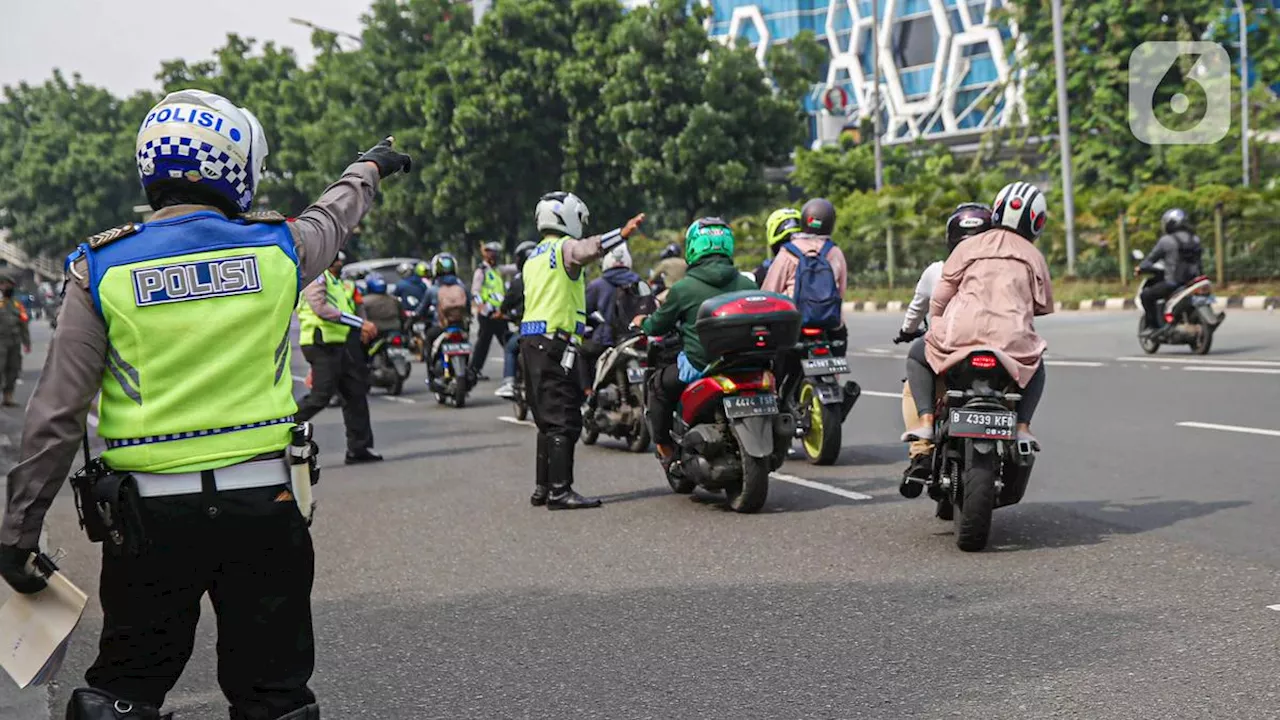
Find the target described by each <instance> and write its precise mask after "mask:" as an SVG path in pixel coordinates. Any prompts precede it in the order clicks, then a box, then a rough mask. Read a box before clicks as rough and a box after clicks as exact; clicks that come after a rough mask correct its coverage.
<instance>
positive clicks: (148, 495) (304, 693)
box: [0, 90, 409, 720]
mask: <svg viewBox="0 0 1280 720" xmlns="http://www.w3.org/2000/svg"><path fill="white" fill-rule="evenodd" d="M214 143H217V145H216V150H215V151H216V153H218V154H216V155H211V154H210V150H207V149H206V148H209V149H215V146H214ZM136 149H137V154H136V160H137V167H138V174H139V178H140V180H141V182H142V185H143V187H144V189H145V191H146V195H147V199H148V201H149V203H150V205H151V207H152V208H153V209H154V210H156V213H155V214H154V215H153V216H152V217H151V218H150V220H148V221H147V222H146V223H133V222H131V223H128V224H127V225H124V226H122V227H119V228H115V229H112V230H108V231H105V232H102V233H99V234H97V235H95V236H93V237H92V238H91V239H90V240H89V241H88V242H86V243H84V244H82V245H81V246H80V248H79V249H78V250H76V251H75V252H74V253H73V254H72V255H71V257H69V258H68V262H67V273H68V275H67V277H68V282H67V283H66V286H65V291H66V297H65V305H64V307H63V309H62V317H61V322H60V323H59V330H58V334H57V336H56V337H55V339H54V342H53V343H52V344H51V345H50V348H49V355H48V358H47V359H46V361H45V366H44V371H43V373H42V374H41V376H40V380H39V382H38V383H37V385H36V388H35V391H34V394H33V396H32V400H31V403H30V405H29V406H28V411H27V417H26V427H25V430H24V432H23V439H22V451H21V459H20V461H19V462H18V464H17V465H15V466H14V467H13V469H12V470H10V472H9V476H8V502H7V507H6V511H5V517H4V522H3V529H2V530H0V541H2V542H3V544H2V545H0V575H3V577H4V579H5V580H6V581H7V582H8V583H9V584H10V585H13V586H14V588H15V589H16V590H18V591H19V592H22V593H33V592H38V591H39V590H41V589H42V588H44V587H45V580H44V579H43V578H42V577H40V576H37V575H33V574H31V572H30V571H29V570H28V569H27V567H26V566H27V563H28V562H29V560H30V559H31V558H32V555H33V554H34V553H35V552H36V550H37V545H38V541H39V538H40V535H41V528H42V526H43V525H44V521H45V516H46V513H47V512H48V510H49V507H50V505H51V503H52V502H53V501H54V498H55V497H56V496H57V495H58V489H59V487H60V486H61V485H62V483H63V481H64V479H65V478H66V476H67V472H68V470H69V469H70V468H71V465H72V462H73V461H74V459H75V456H76V455H77V454H78V451H79V448H80V444H81V440H82V438H83V437H84V433H85V425H84V419H85V416H86V415H87V414H88V413H89V410H90V405H91V403H92V402H93V400H94V398H95V397H96V396H98V395H99V391H101V396H100V398H99V399H98V419H99V423H98V428H97V429H98V434H99V435H100V436H101V437H102V438H103V439H105V440H106V450H105V451H104V453H103V455H102V458H101V460H102V462H103V463H105V465H106V466H107V467H109V468H111V469H112V471H113V474H115V473H122V474H128V475H129V476H130V477H131V480H132V482H133V487H134V488H135V489H136V491H137V494H138V495H139V496H140V501H139V502H138V504H137V506H136V507H137V509H138V511H139V513H138V514H139V515H140V518H139V519H140V524H141V525H142V526H145V540H146V541H145V543H143V542H139V543H138V544H137V545H135V546H134V547H133V548H131V549H130V548H120V549H118V550H116V549H113V547H112V546H113V542H112V541H107V542H104V543H103V552H102V569H101V582H100V584H99V596H100V599H101V603H102V609H103V613H102V624H103V627H102V636H101V639H100V641H99V643H98V657H97V659H96V660H95V661H94V663H93V665H92V666H91V667H90V668H89V669H88V671H87V672H86V673H85V679H86V680H87V681H88V685H89V687H87V688H79V689H77V690H75V691H74V692H72V693H71V699H70V702H69V704H68V707H67V712H66V717H67V718H68V719H69V720H159V718H160V712H159V707H160V706H161V705H162V704H163V703H164V700H165V696H166V695H167V694H168V693H169V692H170V691H171V690H172V688H173V687H174V685H175V684H176V683H177V681H178V677H179V676H180V675H181V674H182V671H183V668H184V666H186V664H187V660H188V658H189V657H190V656H191V653H192V651H193V648H194V644H195V637H196V624H197V622H198V620H199V618H200V613H201V602H202V598H203V597H204V595H205V594H206V591H208V594H209V598H210V600H211V601H212V604H213V607H214V609H215V610H216V612H217V615H218V622H217V633H218V643H217V654H218V656H219V662H218V680H219V685H220V686H221V688H222V690H223V692H224V694H225V695H226V696H227V699H228V703H229V704H230V705H231V710H230V717H231V718H235V719H240V720H243V719H246V718H255V719H257V718H260V719H263V720H267V719H270V720H284V719H285V718H287V719H288V720H315V719H316V718H318V717H319V712H320V709H319V706H318V705H317V704H316V699H315V695H314V694H313V693H312V692H311V690H310V689H308V687H307V683H308V681H309V679H310V677H311V674H312V669H313V666H314V654H315V643H314V639H313V630H312V617H311V605H310V595H311V589H312V580H313V572H312V568H313V564H314V560H315V553H314V552H313V548H312V543H311V535H310V532H309V530H308V528H307V522H306V519H305V517H304V516H303V514H302V513H301V512H300V511H299V510H300V508H299V507H298V505H297V504H296V503H295V502H294V501H293V499H292V498H291V497H290V496H289V495H287V494H285V495H284V498H282V497H281V494H282V493H286V491H287V488H289V482H290V481H289V475H288V473H287V470H286V468H285V465H284V460H283V456H284V452H285V450H286V447H287V446H288V445H289V442H290V433H291V428H290V426H291V425H292V424H293V421H292V419H291V416H292V415H294V411H295V409H296V406H295V405H294V401H293V390H292V387H291V385H292V382H291V380H290V378H289V357H290V353H289V332H290V330H289V328H290V324H291V316H292V314H293V308H294V305H295V303H296V301H297V299H298V293H299V290H300V287H299V285H302V284H308V285H309V284H310V283H311V281H312V279H314V278H316V277H318V276H320V275H322V274H323V273H324V272H325V269H326V267H328V266H329V264H330V261H331V260H332V259H333V257H334V255H335V254H337V252H338V250H339V249H340V248H341V247H342V245H343V244H344V243H345V242H346V240H347V238H348V236H349V234H350V230H351V228H352V227H355V226H356V225H357V224H358V223H359V221H360V218H361V217H362V216H363V215H364V214H365V212H366V211H367V210H368V209H369V207H370V206H371V205H372V203H373V198H374V194H375V192H376V190H377V188H378V185H379V183H380V178H383V179H385V178H386V177H387V176H389V175H391V174H393V173H396V172H398V171H400V170H402V169H403V170H407V169H408V167H409V158H408V156H405V155H403V154H401V153H398V152H396V151H395V150H394V149H393V148H392V147H391V146H390V143H389V140H388V141H383V142H382V143H379V145H377V146H375V147H374V148H373V149H371V150H370V151H368V152H366V153H365V154H364V155H362V156H361V157H360V159H359V160H357V161H356V162H354V163H352V164H351V165H350V166H348V167H347V168H346V170H345V171H343V173H342V176H341V178H339V179H338V180H337V181H336V182H335V183H334V184H332V185H330V186H329V187H328V188H327V189H326V190H325V191H324V193H323V194H322V195H321V196H320V198H319V199H318V200H317V201H316V202H315V203H314V204H313V205H311V206H310V207H309V208H307V209H306V210H304V211H303V212H302V213H301V214H300V215H298V216H297V218H295V219H294V220H292V221H290V222H285V220H286V218H285V217H284V216H282V215H279V214H276V213H248V212H247V211H248V210H249V208H250V207H251V204H252V202H253V200H254V195H255V194H256V193H257V191H258V190H260V187H259V185H258V183H259V180H260V178H261V168H262V162H263V158H264V156H265V155H266V154H267V143H266V137H265V134H264V132H263V130H262V126H261V125H260V124H259V123H258V121H257V119H256V118H254V116H253V115H252V114H251V113H250V112H249V111H248V110H243V109H241V108H238V107H236V106H234V105H232V104H231V103H230V102H229V101H227V100H226V99H225V98H222V97H220V96H217V95H214V94H212V93H207V92H204V91H200V90H181V91H177V92H174V93H170V94H169V95H167V96H165V98H164V99H162V100H161V101H160V102H159V104H157V105H156V106H155V107H154V108H153V109H152V110H151V111H150V113H149V114H148V115H147V116H146V118H145V119H144V120H143V121H142V123H141V128H140V130H139V132H138V137H137V143H136ZM197 151H198V152H197ZM157 263H162V264H157ZM184 268H185V269H188V270H189V271H188V272H187V273H186V274H185V275H186V277H187V278H188V279H189V280H191V282H189V283H183V282H182V278H183V276H184V272H183V270H184ZM197 268H199V270H198V271H197ZM197 272H198V273H199V275H200V277H216V278H219V280H220V282H221V287H219V288H218V289H217V290H215V289H214V287H213V286H212V285H210V283H209V282H208V281H207V280H201V281H199V282H196V281H197V280H198V278H197ZM169 278H172V280H171V281H170V282H166V279H169ZM135 281H136V283H137V285H136V287H135ZM170 283H174V284H170ZM333 285H335V286H336V285H337V282H336V280H335V281H334V282H333ZM166 288H170V289H166ZM179 291H181V292H179ZM99 300H100V302H99ZM334 325H336V328H335V330H337V331H341V332H346V331H348V330H350V329H351V328H348V327H347V326H345V325H341V324H338V323H334ZM268 419H269V420H268ZM264 420H265V422H264ZM197 431H199V432H197ZM202 486H203V489H202ZM93 501H94V499H92V498H91V502H93ZM110 507H112V508H113V509H114V508H115V507H116V506H115V505H110ZM86 510H90V508H86ZM91 511H92V510H91ZM111 514H112V515H113V516H114V515H115V514H114V512H113V513H111ZM112 521H114V518H113V520H112ZM117 527H119V526H118V525H117ZM136 527H137V526H136V525H133V524H132V523H127V524H126V525H125V526H124V527H123V530H124V532H127V533H136ZM134 539H135V540H141V539H140V538H138V537H137V536H136V535H135V536H134ZM131 550H136V552H133V551H131ZM223 717H226V713H223Z"/></svg>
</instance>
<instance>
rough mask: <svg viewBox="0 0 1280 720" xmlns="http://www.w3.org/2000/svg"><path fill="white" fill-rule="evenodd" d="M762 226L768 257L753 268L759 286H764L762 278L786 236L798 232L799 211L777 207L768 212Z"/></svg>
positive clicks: (785, 240) (767, 271)
mask: <svg viewBox="0 0 1280 720" xmlns="http://www.w3.org/2000/svg"><path fill="white" fill-rule="evenodd" d="M764 228H765V236H766V238H767V239H768V242H769V257H767V258H765V259H764V262H762V263H760V267H758V268H756V269H755V273H754V275H755V279H756V285H759V286H760V287H764V278H765V276H766V275H767V274H768V273H769V267H770V266H772V265H773V259H774V258H775V257H777V256H778V251H779V250H781V249H782V245H783V243H785V242H787V238H789V237H791V236H792V235H795V234H796V233H798V232H800V211H799V210H797V209H795V208H792V207H785V208H778V209H777V210H774V211H773V212H772V213H770V214H769V219H768V220H766V221H765V223H764Z"/></svg>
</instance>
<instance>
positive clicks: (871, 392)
mask: <svg viewBox="0 0 1280 720" xmlns="http://www.w3.org/2000/svg"><path fill="white" fill-rule="evenodd" d="M862 394H863V395H870V396H871V397H882V398H893V399H894V400H901V399H902V393H901V392H881V391H880V390H863V391H862Z"/></svg>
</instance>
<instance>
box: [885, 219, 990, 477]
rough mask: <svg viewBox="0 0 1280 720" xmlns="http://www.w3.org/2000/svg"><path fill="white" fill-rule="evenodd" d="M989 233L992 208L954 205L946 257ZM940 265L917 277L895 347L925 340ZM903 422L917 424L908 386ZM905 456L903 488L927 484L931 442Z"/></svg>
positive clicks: (915, 442) (913, 447) (904, 393)
mask: <svg viewBox="0 0 1280 720" xmlns="http://www.w3.org/2000/svg"><path fill="white" fill-rule="evenodd" d="M990 229H991V208H990V207H989V206H987V205H985V204H983V203H963V204H961V205H957V206H956V209H955V210H954V211H952V213H951V216H950V217H948V218H947V256H948V257H950V255H951V253H952V252H954V251H955V249H956V246H957V245H959V244H960V242H961V241H962V240H964V239H965V238H968V237H973V236H974V235H980V234H982V233H984V232H986V231H988V230H990ZM943 265H944V261H942V260H938V261H937V262H935V263H933V264H931V265H929V267H927V268H925V269H924V272H922V273H920V281H919V282H917V283H916V292H915V295H914V296H913V297H912V298H911V304H910V305H908V306H907V314H906V317H904V318H903V320H902V328H901V329H900V330H898V337H897V338H895V339H894V342H895V343H903V342H913V341H914V342H916V343H920V344H923V343H924V341H923V340H921V339H920V338H921V337H923V336H924V330H923V329H921V327H920V326H921V324H923V322H924V319H925V315H926V313H928V312H929V302H930V300H932V299H933V289H934V288H935V287H937V285H938V280H939V279H940V278H941V277H942V267H943ZM902 422H903V429H904V430H910V429H911V428H913V427H915V426H916V425H917V424H918V423H919V418H918V415H917V413H916V402H915V398H914V396H912V394H911V385H910V384H909V383H903V385H902ZM908 456H909V457H910V459H911V460H910V464H909V465H908V466H907V469H906V471H905V472H903V474H902V482H903V483H904V487H905V484H906V483H923V482H925V481H927V480H928V479H929V477H930V475H931V474H932V472H933V468H932V461H933V441H932V440H913V441H912V442H911V447H910V448H909V450H908ZM913 490H914V488H905V491H904V493H903V494H909V493H911V492H912V491H913ZM918 495H919V493H918V492H916V493H915V494H914V496H918Z"/></svg>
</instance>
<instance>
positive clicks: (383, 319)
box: [364, 273, 403, 335]
mask: <svg viewBox="0 0 1280 720" xmlns="http://www.w3.org/2000/svg"><path fill="white" fill-rule="evenodd" d="M364 289H365V295H364V317H365V319H366V320H368V321H369V322H371V323H373V324H374V326H375V327H376V328H377V329H378V334H379V335H381V334H383V333H388V332H400V331H401V330H402V329H403V326H402V325H401V315H400V301H399V300H397V299H396V298H394V297H392V296H391V295H389V294H387V281H386V280H383V279H382V276H381V275H379V274H378V273H373V274H371V275H369V276H368V277H366V278H365V279H364Z"/></svg>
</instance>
